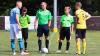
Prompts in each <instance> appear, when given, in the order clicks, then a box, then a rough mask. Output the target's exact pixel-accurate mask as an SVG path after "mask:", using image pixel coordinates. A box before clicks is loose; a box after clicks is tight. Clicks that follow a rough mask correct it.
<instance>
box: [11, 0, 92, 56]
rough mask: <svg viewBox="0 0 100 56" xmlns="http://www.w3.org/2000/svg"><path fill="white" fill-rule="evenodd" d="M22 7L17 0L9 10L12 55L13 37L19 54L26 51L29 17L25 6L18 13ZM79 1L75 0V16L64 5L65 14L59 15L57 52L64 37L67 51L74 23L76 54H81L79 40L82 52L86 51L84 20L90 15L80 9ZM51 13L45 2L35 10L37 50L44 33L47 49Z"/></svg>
mask: <svg viewBox="0 0 100 56" xmlns="http://www.w3.org/2000/svg"><path fill="white" fill-rule="evenodd" d="M21 7H22V2H21V1H17V2H16V7H15V8H13V9H12V10H11V12H10V39H11V48H12V52H13V55H16V52H15V39H16V38H17V39H18V44H19V48H20V53H21V55H25V54H28V53H27V39H28V24H30V17H29V16H28V15H27V8H26V7H23V8H22V10H21V14H20V9H21ZM81 7H82V4H81V2H76V4H75V9H76V12H75V16H76V18H75V19H74V18H73V16H72V15H71V14H70V11H71V7H70V6H65V7H64V12H65V14H64V15H62V16H61V19H60V23H61V28H60V32H59V35H60V36H59V44H58V51H57V53H60V52H61V47H62V41H63V40H64V38H65V37H66V40H67V41H66V51H65V53H68V50H69V47H70V39H71V32H73V28H74V25H76V28H75V29H76V48H77V54H79V55H80V54H81V50H80V49H81V47H80V40H82V44H83V52H82V53H83V54H85V53H86V40H85V38H86V28H87V27H86V20H87V19H89V18H90V17H91V15H90V14H89V13H87V12H86V11H84V10H83V9H81ZM51 20H52V15H51V12H50V11H49V10H47V3H46V2H41V8H40V9H39V10H38V11H37V12H36V20H35V22H34V27H36V26H37V22H38V28H37V37H38V47H39V52H41V46H42V36H43V34H44V35H45V46H46V48H47V49H49V39H48V37H49V28H50V26H51ZM23 39H24V43H23Z"/></svg>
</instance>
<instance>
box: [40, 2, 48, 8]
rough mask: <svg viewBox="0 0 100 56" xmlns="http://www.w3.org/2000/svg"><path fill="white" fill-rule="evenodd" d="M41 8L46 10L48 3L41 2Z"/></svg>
mask: <svg viewBox="0 0 100 56" xmlns="http://www.w3.org/2000/svg"><path fill="white" fill-rule="evenodd" d="M41 8H42V9H43V10H45V9H46V8H47V3H46V2H41Z"/></svg>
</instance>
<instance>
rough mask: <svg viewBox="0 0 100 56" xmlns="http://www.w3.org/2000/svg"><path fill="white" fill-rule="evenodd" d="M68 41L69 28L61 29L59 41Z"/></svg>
mask: <svg viewBox="0 0 100 56" xmlns="http://www.w3.org/2000/svg"><path fill="white" fill-rule="evenodd" d="M65 37H66V40H70V27H62V28H61V30H60V40H64V39H65Z"/></svg>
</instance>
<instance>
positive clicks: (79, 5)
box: [75, 2, 82, 10]
mask: <svg viewBox="0 0 100 56" xmlns="http://www.w3.org/2000/svg"><path fill="white" fill-rule="evenodd" d="M81 6H82V4H81V3H80V2H77V3H76V4H75V9H76V10H77V9H80V8H81Z"/></svg>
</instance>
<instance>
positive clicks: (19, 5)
mask: <svg viewBox="0 0 100 56" xmlns="http://www.w3.org/2000/svg"><path fill="white" fill-rule="evenodd" d="M16 7H18V8H20V9H21V7H22V1H17V2H16Z"/></svg>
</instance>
